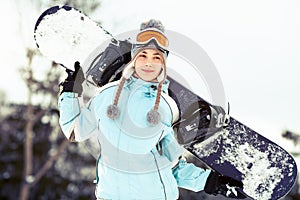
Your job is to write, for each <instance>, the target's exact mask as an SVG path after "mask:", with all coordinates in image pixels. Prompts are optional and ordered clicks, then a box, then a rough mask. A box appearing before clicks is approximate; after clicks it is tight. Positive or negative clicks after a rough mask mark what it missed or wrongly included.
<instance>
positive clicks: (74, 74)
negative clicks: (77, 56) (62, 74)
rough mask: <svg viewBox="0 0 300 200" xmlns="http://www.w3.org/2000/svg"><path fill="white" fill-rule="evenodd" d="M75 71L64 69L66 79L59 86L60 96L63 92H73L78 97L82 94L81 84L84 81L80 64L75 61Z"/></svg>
mask: <svg viewBox="0 0 300 200" xmlns="http://www.w3.org/2000/svg"><path fill="white" fill-rule="evenodd" d="M74 68H75V71H72V70H70V69H66V72H67V73H68V77H67V78H66V79H65V81H64V82H62V83H60V84H59V85H60V86H61V87H62V89H61V92H60V94H62V93H63V92H75V93H77V94H78V95H79V96H80V95H81V94H82V83H83V81H84V80H85V79H84V74H83V71H82V68H81V67H80V63H79V62H78V61H77V62H75V64H74Z"/></svg>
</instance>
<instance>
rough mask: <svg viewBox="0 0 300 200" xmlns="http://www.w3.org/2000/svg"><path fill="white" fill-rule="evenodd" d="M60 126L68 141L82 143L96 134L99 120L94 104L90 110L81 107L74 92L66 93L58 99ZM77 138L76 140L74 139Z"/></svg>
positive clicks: (90, 106)
mask: <svg viewBox="0 0 300 200" xmlns="http://www.w3.org/2000/svg"><path fill="white" fill-rule="evenodd" d="M58 108H59V112H60V117H59V124H60V126H61V129H62V131H63V133H64V135H65V136H66V137H67V138H68V139H72V140H74V141H77V142H80V141H83V140H86V139H88V138H89V137H91V136H92V135H94V134H96V130H97V120H96V117H95V115H94V112H93V105H92V103H90V104H89V107H88V108H85V107H83V106H80V103H79V99H78V98H77V97H74V93H72V92H64V93H62V94H61V95H60V97H59V99H58ZM73 137H75V138H73Z"/></svg>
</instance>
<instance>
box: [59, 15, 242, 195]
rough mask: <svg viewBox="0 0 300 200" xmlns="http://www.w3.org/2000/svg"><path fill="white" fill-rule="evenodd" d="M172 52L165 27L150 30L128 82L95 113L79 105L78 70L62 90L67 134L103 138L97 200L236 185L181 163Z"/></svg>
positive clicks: (97, 101) (145, 27)
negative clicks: (174, 125)
mask: <svg viewBox="0 0 300 200" xmlns="http://www.w3.org/2000/svg"><path fill="white" fill-rule="evenodd" d="M167 47H168V39H167V37H166V36H165V34H164V27H163V25H162V24H161V22H159V21H156V20H150V21H148V22H146V23H143V24H142V25H141V31H140V32H139V34H138V35H137V41H136V43H135V44H134V45H133V48H132V60H131V61H130V62H129V63H128V64H127V66H126V67H125V69H124V71H123V73H122V78H121V80H120V81H117V82H113V83H109V84H107V85H105V86H104V87H103V88H102V89H101V91H100V92H99V93H98V94H97V95H96V96H95V97H94V98H93V99H92V100H91V101H90V103H89V105H88V107H83V106H80V105H79V103H78V102H79V101H78V98H77V96H78V94H79V96H80V94H81V92H82V87H81V83H82V82H83V80H84V76H83V73H82V71H81V69H80V66H79V63H76V64H75V69H76V70H75V73H74V74H69V77H68V78H67V79H66V80H65V82H64V83H62V93H61V95H60V97H59V109H60V125H61V127H62V130H63V132H64V134H65V135H66V137H67V138H69V139H70V140H73V141H78V142H80V141H83V140H85V139H87V138H89V137H91V136H92V135H94V134H97V135H98V140H99V142H100V144H101V155H100V157H99V159H98V161H97V189H96V197H97V198H98V199H113V200H115V199H125V200H127V199H143V200H146V199H162V200H163V199H170V200H175V199H178V196H179V194H178V187H184V188H186V189H189V190H193V191H200V190H203V189H205V191H206V192H208V193H217V192H218V191H221V190H220V188H226V187H224V186H225V184H228V183H230V182H229V181H228V180H229V179H225V178H224V177H221V176H220V175H219V174H217V173H215V172H211V171H210V170H204V169H201V168H198V167H195V166H194V165H193V164H188V163H186V162H185V161H184V160H179V158H180V156H181V155H182V153H183V148H182V147H181V146H180V145H179V144H178V143H177V141H176V139H175V137H174V132H173V129H172V123H173V122H175V121H176V119H177V117H178V110H177V107H176V104H175V102H174V101H173V100H172V99H171V98H170V97H169V96H168V84H169V81H168V80H167V79H166V77H167V76H166V71H167V68H166V58H167V55H168V50H167ZM75 78H76V81H75ZM208 179H209V180H208ZM220 180H222V181H220ZM224 180H226V181H224ZM208 182H210V184H206V183H208ZM238 186H241V185H240V183H238ZM224 194H225V193H224Z"/></svg>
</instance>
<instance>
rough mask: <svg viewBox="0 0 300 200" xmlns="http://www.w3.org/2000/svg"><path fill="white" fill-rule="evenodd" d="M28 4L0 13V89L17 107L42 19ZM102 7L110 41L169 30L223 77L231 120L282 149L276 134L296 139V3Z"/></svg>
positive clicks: (190, 0)
mask: <svg viewBox="0 0 300 200" xmlns="http://www.w3.org/2000/svg"><path fill="white" fill-rule="evenodd" d="M15 2H18V3H17V4H16V3H15ZM28 2H29V0H28ZM28 2H27V1H26V0H24V1H22V0H20V1H17V0H16V1H9V0H3V1H1V7H0V12H1V18H0V23H1V27H2V28H1V29H2V30H1V37H0V42H1V46H0V55H1V69H2V70H3V71H2V72H1V73H0V77H1V79H0V80H1V81H0V90H3V91H5V92H6V93H7V98H8V100H10V101H15V102H21V101H24V100H26V89H25V87H24V83H23V82H22V81H21V79H20V74H19V73H18V68H20V67H21V66H22V65H24V64H25V63H24V62H25V56H24V50H23V47H24V45H33V39H32V36H33V35H32V34H33V25H34V23H35V21H36V19H37V17H38V15H39V14H40V13H36V12H35V11H34V9H33V8H32V7H31V3H28ZM102 2H103V3H102V7H101V8H100V9H99V10H98V12H97V13H96V14H94V15H93V16H91V17H92V18H94V19H97V20H98V19H100V20H101V21H102V22H103V26H104V27H105V28H106V29H107V30H109V31H110V32H112V33H113V34H115V35H116V34H119V33H122V32H124V31H128V30H132V29H136V28H138V27H139V24H140V22H142V21H145V20H147V19H150V18H155V19H160V20H161V21H162V22H163V23H164V25H165V27H166V29H169V30H173V31H176V32H179V33H181V34H184V35H185V36H186V37H188V38H190V39H192V40H193V41H195V42H196V43H197V44H198V45H200V46H201V47H202V48H203V49H204V50H205V52H206V53H207V55H208V56H209V57H210V58H211V60H212V61H213V63H214V64H215V66H216V68H217V70H218V72H219V74H220V76H221V79H222V82H223V86H224V89H225V94H226V97H227V100H228V101H229V102H230V105H231V115H232V116H233V117H235V118H236V119H238V120H240V121H242V122H244V123H245V124H246V125H248V126H249V127H252V128H254V129H255V130H256V131H258V132H260V133H262V134H264V135H266V136H267V137H268V138H270V139H272V140H274V141H276V142H281V139H280V137H279V136H278V135H279V134H280V133H281V131H282V130H283V129H286V128H288V129H291V130H293V131H296V132H298V133H299V132H300V126H299V124H300V120H299V119H300V118H299V113H300V106H299V102H300V92H299V86H300V79H299V74H300V57H299V53H300V39H299V36H300V20H299V19H300V12H299V10H300V2H299V1H297V0H281V1H280V0H243V1H241V0H226V1H224V0H210V1H204V0H186V1H174V0H173V1H172V0H165V1H159V0H153V1H151V2H150V1H149V2H145V1H139V0H132V1H122V0H104V1H102ZM175 2H176V3H175ZM177 2H178V3H177ZM16 6H21V7H22V10H23V11H22V13H17V12H16V10H17V9H16ZM18 15H21V16H23V19H24V20H25V21H26V22H25V23H23V26H25V29H24V27H23V30H26V31H24V32H21V33H20V27H19V26H18V21H17V20H18ZM26 27H27V28H26ZM20 34H21V35H20ZM168 63H169V64H170V63H171V64H172V63H174V61H173V62H172V61H170V62H168ZM4 70H5V73H3V72H4ZM24 102H25V101H24Z"/></svg>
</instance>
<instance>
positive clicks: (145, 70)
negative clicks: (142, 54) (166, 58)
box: [142, 69, 153, 73]
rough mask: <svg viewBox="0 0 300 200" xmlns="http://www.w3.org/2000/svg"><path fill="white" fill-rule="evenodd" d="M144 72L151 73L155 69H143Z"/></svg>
mask: <svg viewBox="0 0 300 200" xmlns="http://www.w3.org/2000/svg"><path fill="white" fill-rule="evenodd" d="M142 71H143V72H146V73H151V72H153V70H150V69H142Z"/></svg>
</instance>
